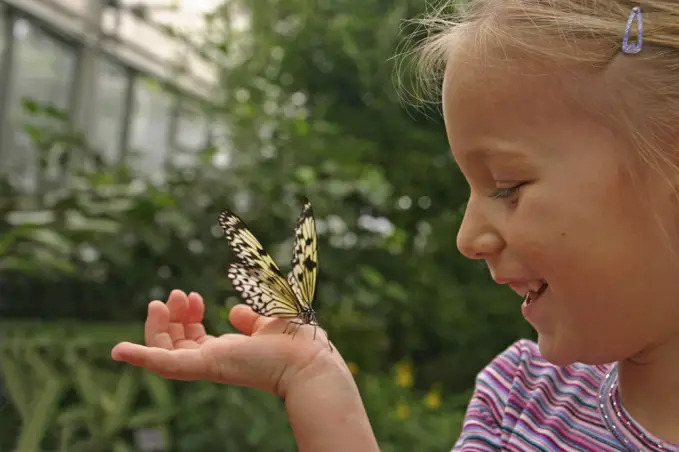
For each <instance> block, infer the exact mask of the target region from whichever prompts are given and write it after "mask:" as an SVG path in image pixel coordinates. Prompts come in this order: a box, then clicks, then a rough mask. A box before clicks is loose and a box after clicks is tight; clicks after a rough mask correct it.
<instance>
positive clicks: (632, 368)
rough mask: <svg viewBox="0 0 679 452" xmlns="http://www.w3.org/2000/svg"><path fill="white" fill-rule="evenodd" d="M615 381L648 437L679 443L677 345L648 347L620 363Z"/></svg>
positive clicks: (678, 352)
mask: <svg viewBox="0 0 679 452" xmlns="http://www.w3.org/2000/svg"><path fill="white" fill-rule="evenodd" d="M618 381H619V389H620V397H621V400H622V403H623V405H624V407H625V409H626V410H627V411H628V412H629V414H630V415H631V416H632V417H633V418H634V419H635V420H636V421H637V422H639V424H641V425H642V426H643V427H644V428H645V429H646V430H648V431H649V432H650V433H651V434H653V435H655V436H657V437H658V438H660V439H662V440H664V441H669V442H673V443H679V390H678V389H679V343H673V344H670V343H667V344H663V345H660V346H655V347H653V348H648V349H647V350H644V351H642V352H641V353H639V354H637V355H636V356H634V357H632V358H630V359H627V360H624V361H621V362H620V363H619V367H618Z"/></svg>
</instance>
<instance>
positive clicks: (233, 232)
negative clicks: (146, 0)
mask: <svg viewBox="0 0 679 452" xmlns="http://www.w3.org/2000/svg"><path fill="white" fill-rule="evenodd" d="M219 224H220V226H221V227H222V229H223V230H224V233H225V234H226V239H227V242H228V244H229V246H230V247H231V249H232V250H233V252H234V254H235V255H236V258H237V262H234V263H232V264H231V265H229V269H228V272H227V276H228V278H229V279H230V280H231V282H232V284H233V287H234V289H235V290H236V291H237V292H239V293H240V295H241V297H242V298H243V301H244V302H245V303H246V304H247V305H249V306H250V307H251V308H252V310H253V311H255V312H256V313H258V314H260V315H264V316H267V317H278V318H285V319H290V320H291V321H290V322H289V323H288V326H289V325H290V324H294V325H297V327H298V328H299V326H301V325H311V326H313V327H314V338H315V337H316V327H318V326H319V324H318V321H317V318H316V312H315V311H314V309H313V308H312V302H313V297H314V292H315V289H316V274H317V271H318V253H317V245H316V243H317V242H316V224H315V220H314V216H313V210H312V209H311V203H310V202H309V200H308V199H304V207H303V208H302V212H301V213H300V215H299V218H298V220H297V227H296V228H295V244H294V250H293V257H292V268H291V270H290V272H289V273H288V274H287V276H286V275H284V274H283V273H282V272H281V271H280V269H279V268H278V266H277V265H276V263H275V262H274V260H273V259H272V258H271V256H269V254H268V253H267V252H266V250H265V249H264V247H263V246H262V245H261V244H260V243H259V241H258V240H257V238H256V237H255V236H254V235H253V234H252V232H250V230H249V229H248V228H247V226H246V225H245V223H244V222H243V220H241V219H240V218H239V217H238V216H237V215H236V214H234V213H233V212H231V211H229V210H228V209H224V210H223V211H222V212H221V214H220V215H219ZM286 330H287V327H286ZM296 332H297V329H295V334H296ZM328 345H329V346H330V342H329V341H328ZM330 349H331V350H332V346H330Z"/></svg>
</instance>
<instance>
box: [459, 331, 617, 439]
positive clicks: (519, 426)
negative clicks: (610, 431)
mask: <svg viewBox="0 0 679 452" xmlns="http://www.w3.org/2000/svg"><path fill="white" fill-rule="evenodd" d="M605 372H606V366H590V365H584V364H579V363H576V364H572V365H570V366H563V367H559V366H555V365H553V364H551V363H550V362H549V361H547V360H546V359H545V358H543V357H542V356H541V355H540V350H539V348H538V345H537V344H536V343H535V342H533V341H530V340H527V339H522V340H518V341H516V342H514V343H513V344H511V345H510V346H509V347H507V348H506V349H505V350H504V351H503V352H502V353H500V354H499V355H497V356H496V357H495V358H494V359H493V360H492V361H491V362H490V363H489V364H488V365H486V366H485V367H484V368H483V369H482V370H481V371H480V372H479V373H478V375H477V377H476V385H475V387H474V393H473V396H472V399H471V401H470V403H469V406H468V408H467V412H466V414H465V419H464V424H463V430H462V434H461V436H460V439H459V440H458V443H457V445H456V448H455V449H454V450H467V449H466V446H470V447H471V449H470V450H497V449H500V448H502V447H503V446H504V445H506V444H507V442H508V441H510V439H511V440H513V441H514V440H516V438H515V435H520V433H521V432H522V431H524V432H525V431H527V430H528V431H529V430H531V429H532V427H531V424H532V423H533V422H535V420H536V419H545V418H546V417H551V416H556V417H558V418H559V422H562V421H563V422H568V419H567V417H568V416H570V414H569V413H575V412H582V411H583V410H584V411H587V412H590V413H591V414H592V416H596V413H597V397H598V390H599V385H600V383H601V379H602V378H603V375H604V374H605ZM535 428H537V426H535ZM525 446H526V447H528V446H530V444H525Z"/></svg>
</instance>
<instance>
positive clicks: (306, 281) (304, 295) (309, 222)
mask: <svg viewBox="0 0 679 452" xmlns="http://www.w3.org/2000/svg"><path fill="white" fill-rule="evenodd" d="M317 246H318V245H317V239H316V221H315V219H314V212H313V210H312V208H311V202H310V201H309V200H308V199H306V198H304V206H303V207H302V212H301V213H300V215H299V218H298V219H297V227H296V228H295V246H294V249H293V253H292V269H291V270H290V273H288V283H289V284H290V286H291V287H292V290H293V291H294V292H295V295H297V298H298V299H299V301H300V303H301V304H302V305H303V306H306V307H309V308H310V307H311V304H312V302H313V299H314V292H315V290H316V274H317V272H318V251H317Z"/></svg>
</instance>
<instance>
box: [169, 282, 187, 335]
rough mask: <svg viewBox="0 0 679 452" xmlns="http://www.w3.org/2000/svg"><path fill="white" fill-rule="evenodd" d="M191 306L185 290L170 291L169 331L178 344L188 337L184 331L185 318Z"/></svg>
mask: <svg viewBox="0 0 679 452" xmlns="http://www.w3.org/2000/svg"><path fill="white" fill-rule="evenodd" d="M188 308H189V299H188V297H187V296H186V293H184V291H181V290H178V289H175V290H173V291H172V292H170V296H169V297H168V299H167V309H168V310H169V311H170V325H169V326H168V333H169V334H170V339H172V343H173V344H175V347H176V346H177V343H178V342H181V341H183V340H185V339H186V336H185V333H184V319H185V317H186V311H188Z"/></svg>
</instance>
